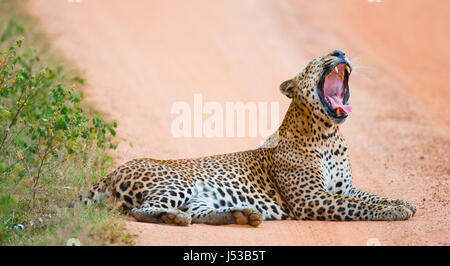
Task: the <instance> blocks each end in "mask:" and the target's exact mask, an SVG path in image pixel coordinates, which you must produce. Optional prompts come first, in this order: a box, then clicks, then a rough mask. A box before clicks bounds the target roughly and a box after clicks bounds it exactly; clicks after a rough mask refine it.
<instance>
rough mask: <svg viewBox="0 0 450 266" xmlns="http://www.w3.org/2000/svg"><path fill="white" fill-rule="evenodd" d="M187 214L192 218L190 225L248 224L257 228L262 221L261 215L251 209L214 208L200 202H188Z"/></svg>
mask: <svg viewBox="0 0 450 266" xmlns="http://www.w3.org/2000/svg"><path fill="white" fill-rule="evenodd" d="M187 213H189V214H190V215H191V216H192V223H203V224H211V225H224V224H241V225H245V224H248V225H251V226H254V227H257V226H259V225H260V224H261V222H262V220H263V216H262V214H261V213H260V212H259V211H258V210H256V209H254V208H251V207H245V206H244V207H221V208H214V207H213V206H211V205H210V204H208V203H207V202H202V201H193V202H190V203H189V207H188V209H187Z"/></svg>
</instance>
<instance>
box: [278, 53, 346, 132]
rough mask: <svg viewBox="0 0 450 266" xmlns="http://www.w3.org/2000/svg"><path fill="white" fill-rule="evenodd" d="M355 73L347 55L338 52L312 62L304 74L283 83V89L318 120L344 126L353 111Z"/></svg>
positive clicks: (281, 87)
mask: <svg viewBox="0 0 450 266" xmlns="http://www.w3.org/2000/svg"><path fill="white" fill-rule="evenodd" d="M351 72H352V67H351V65H350V62H349V61H348V60H347V58H346V57H345V54H344V53H343V52H342V51H338V50H336V51H333V52H331V53H330V54H328V55H325V56H321V57H319V58H316V59H314V60H312V61H311V62H309V63H308V65H307V66H306V67H305V69H304V70H303V71H302V72H301V73H300V74H298V75H297V76H295V77H294V78H292V79H290V80H287V81H285V82H283V83H282V84H281V86H280V90H281V92H282V93H283V94H285V95H286V96H287V97H289V98H291V99H293V101H294V102H296V103H297V104H300V105H301V106H302V108H307V109H308V111H309V112H310V113H312V114H313V115H314V116H315V117H319V118H321V120H322V119H323V120H324V121H327V122H328V123H332V124H340V123H342V122H344V121H345V119H346V118H347V117H348V115H349V113H350V112H351V109H352V108H351V106H350V105H348V100H349V98H350V89H349V87H348V80H349V77H350V73H351Z"/></svg>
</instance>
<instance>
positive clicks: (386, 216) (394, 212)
mask: <svg viewBox="0 0 450 266" xmlns="http://www.w3.org/2000/svg"><path fill="white" fill-rule="evenodd" d="M413 215H414V213H413V212H412V211H411V210H410V209H409V208H407V207H406V206H403V205H396V206H388V207H386V208H385V209H383V210H381V211H380V215H379V216H378V220H381V221H400V220H408V219H409V218H411V217H412V216H413Z"/></svg>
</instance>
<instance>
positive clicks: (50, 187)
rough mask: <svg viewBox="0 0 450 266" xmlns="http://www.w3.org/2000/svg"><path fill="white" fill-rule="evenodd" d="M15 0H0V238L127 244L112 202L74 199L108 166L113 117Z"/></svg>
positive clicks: (40, 242) (14, 241)
mask: <svg viewBox="0 0 450 266" xmlns="http://www.w3.org/2000/svg"><path fill="white" fill-rule="evenodd" d="M21 3H22V4H23V3H24V2H23V1H21V2H14V1H10V0H8V1H2V2H1V3H0V5H1V8H0V34H1V35H0V245H66V244H67V243H68V242H67V241H69V239H75V242H74V243H77V241H79V242H80V243H81V244H82V245H110V244H131V243H132V240H131V237H130V236H129V235H128V234H127V233H126V232H125V228H124V222H123V219H121V218H120V216H119V214H118V213H117V212H116V211H115V210H111V209H108V208H107V207H106V206H90V205H83V204H81V203H80V202H79V201H78V195H79V194H80V193H82V192H84V191H86V190H88V189H89V187H90V186H91V185H92V184H93V183H94V182H95V181H96V180H98V179H100V178H102V177H104V176H105V175H106V174H107V172H108V170H109V169H108V167H109V166H110V165H111V163H112V158H111V157H110V156H108V155H107V150H108V149H115V148H116V144H114V143H113V142H112V138H113V136H114V135H115V128H116V126H117V125H116V123H115V122H111V123H110V122H106V121H105V120H104V119H103V118H102V115H100V114H99V113H97V112H95V110H93V108H90V107H89V106H88V105H87V104H86V103H85V102H84V101H83V96H82V93H81V88H82V87H83V85H84V84H85V80H84V79H83V78H82V77H80V75H79V73H78V71H77V70H76V68H74V67H73V66H71V65H70V64H67V63H66V62H64V60H63V58H62V57H61V56H60V55H59V54H57V53H55V52H54V51H52V50H51V48H50V46H49V45H48V41H47V39H46V38H45V35H44V34H42V33H41V32H40V31H39V29H38V27H39V23H37V21H35V19H34V18H32V17H31V16H30V15H28V14H27V12H26V11H25V10H24V9H23V7H21V6H20V4H21ZM70 241H72V242H73V240H70ZM70 241H69V242H70Z"/></svg>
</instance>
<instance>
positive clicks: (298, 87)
mask: <svg viewBox="0 0 450 266" xmlns="http://www.w3.org/2000/svg"><path fill="white" fill-rule="evenodd" d="M342 62H344V63H345V64H347V65H348V66H349V67H350V63H349V62H348V60H347V59H346V58H345V55H344V53H342V52H341V51H334V52H332V53H330V54H328V55H326V56H322V57H319V58H317V59H315V60H313V61H311V62H310V63H309V64H308V65H307V66H306V68H305V69H304V70H303V71H302V72H301V73H300V74H299V75H297V76H296V77H294V78H293V79H290V80H288V81H286V82H283V83H282V84H281V87H280V90H281V92H282V93H284V94H285V95H286V96H288V97H289V98H291V99H292V102H291V104H290V106H289V110H288V111H287V113H286V116H285V118H284V120H283V122H282V124H281V126H280V128H279V129H278V130H277V132H275V133H274V134H273V135H272V136H271V137H270V138H269V139H268V140H267V142H266V143H265V144H264V145H263V146H262V147H260V148H258V149H255V150H249V151H243V152H237V153H231V154H224V155H215V156H208V157H203V158H197V159H182V160H156V159H136V160H132V161H130V162H127V163H125V164H123V165H121V166H119V167H118V168H117V169H116V170H115V171H114V172H112V173H111V174H109V175H108V176H107V177H106V178H104V179H102V180H100V181H99V182H97V183H96V184H95V185H94V186H93V188H92V189H91V190H90V192H89V195H88V198H89V199H93V200H94V201H96V202H97V201H100V200H101V199H102V198H107V197H111V198H112V199H113V200H114V201H115V202H116V204H117V206H118V207H120V208H122V209H124V210H129V211H130V213H131V215H132V216H134V217H135V218H136V219H137V220H139V221H143V222H151V223H168V224H177V225H189V224H191V223H206V224H215V225H220V224H230V223H237V224H250V225H252V226H258V225H259V224H260V223H261V222H262V220H283V219H302V220H338V221H342V220H405V219H408V218H410V217H411V216H413V215H414V213H415V211H416V207H415V206H414V205H412V204H410V203H408V202H406V201H402V200H394V199H390V198H386V197H381V196H376V195H373V194H370V193H367V192H363V191H360V190H358V189H357V188H355V187H354V185H353V182H352V173H351V167H350V162H349V160H348V155H347V145H346V143H345V141H344V138H343V136H342V134H341V133H340V131H339V125H340V124H341V123H342V122H343V121H344V120H345V117H343V118H342V117H337V116H336V115H334V114H332V113H330V110H327V109H326V108H325V106H324V103H323V101H322V100H321V98H320V97H319V89H318V86H319V85H320V82H323V78H324V75H325V74H326V73H328V72H329V71H330V69H333V67H334V66H335V65H336V64H338V63H342ZM347 100H348V97H347V99H346V101H347Z"/></svg>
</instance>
